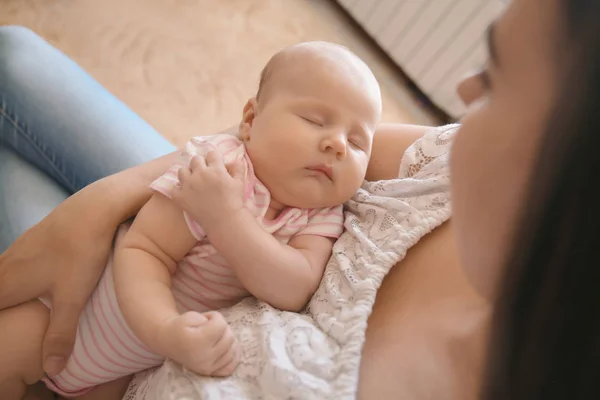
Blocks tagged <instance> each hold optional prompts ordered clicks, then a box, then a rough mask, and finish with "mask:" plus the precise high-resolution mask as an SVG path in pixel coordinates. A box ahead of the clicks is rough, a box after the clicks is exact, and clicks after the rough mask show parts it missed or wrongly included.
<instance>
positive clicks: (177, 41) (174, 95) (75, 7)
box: [0, 0, 431, 145]
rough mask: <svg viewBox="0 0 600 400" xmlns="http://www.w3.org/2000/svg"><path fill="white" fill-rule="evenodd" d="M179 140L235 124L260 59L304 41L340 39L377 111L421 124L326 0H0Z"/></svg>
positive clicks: (388, 74)
mask: <svg viewBox="0 0 600 400" xmlns="http://www.w3.org/2000/svg"><path fill="white" fill-rule="evenodd" d="M9 24H19V25H25V26H27V27H30V28H31V29H33V30H34V31H36V32H37V33H38V34H40V35H41V36H43V37H44V38H46V39H47V40H48V41H50V42H51V43H53V44H54V45H56V46H57V47H58V48H60V49H61V50H63V51H64V52H65V53H67V54H68V55H69V56H70V57H72V58H73V59H75V60H76V61H77V62H78V63H79V64H80V65H81V66H83V68H85V69H86V70H87V71H88V72H90V73H91V74H92V75H93V76H94V77H95V78H96V79H97V80H98V81H100V83H102V84H103V85H104V86H105V87H107V88H108V89H109V90H110V91H112V92H113V93H114V94H115V95H117V96H118V97H119V98H120V99H122V100H123V101H125V103H127V104H128V105H129V106H130V107H131V108H133V109H134V110H135V111H136V112H137V113H139V114H140V115H141V116H142V117H143V118H145V119H146V120H147V121H149V122H150V123H151V124H152V125H153V126H154V127H155V128H156V129H157V130H158V131H159V132H161V133H162V134H163V135H164V136H165V137H166V138H168V139H169V140H171V141H172V142H174V143H176V144H178V145H180V144H182V143H183V142H184V141H185V140H186V139H187V138H189V137H191V136H194V135H200V134H211V133H214V132H215V131H217V130H220V129H222V128H225V127H228V126H231V125H234V124H237V123H238V119H239V118H240V116H241V109H242V106H243V105H244V103H245V101H246V100H247V99H248V98H249V97H250V96H252V95H253V94H254V92H255V90H256V86H257V83H258V75H259V72H260V71H261V69H262V67H263V66H264V64H265V63H266V61H267V60H268V59H269V58H270V57H271V55H273V53H275V52H276V51H278V50H279V49H281V48H282V47H284V46H287V45H290V44H294V43H297V42H301V41H307V40H328V41H333V42H338V43H342V44H344V45H346V46H348V47H350V48H351V49H352V50H354V51H355V52H356V53H357V54H359V55H360V56H361V57H363V59H365V61H367V63H369V65H371V67H372V68H373V70H374V71H375V73H376V75H377V76H378V78H379V80H380V83H381V84H382V87H383V88H384V120H386V121H398V122H407V123H415V122H416V123H430V122H431V120H430V119H429V118H428V116H427V114H426V113H425V112H424V111H423V110H421V109H420V108H419V107H418V106H417V105H416V103H415V102H414V101H413V100H412V98H411V96H410V95H409V94H408V93H407V91H406V90H405V89H404V85H403V81H402V79H401V78H399V76H398V74H397V73H396V71H395V69H394V68H392V67H391V66H390V64H389V62H388V61H387V60H386V59H385V57H383V56H382V54H381V53H380V52H379V51H378V50H377V48H376V47H375V46H373V44H372V43H371V42H369V41H368V40H366V39H365V36H364V35H363V34H362V31H360V29H357V28H356V26H354V25H353V24H352V23H350V21H349V19H348V18H347V17H346V15H345V14H344V13H343V12H342V11H341V9H340V8H339V7H338V6H337V5H336V4H334V3H333V0H102V1H98V0H0V25H9Z"/></svg>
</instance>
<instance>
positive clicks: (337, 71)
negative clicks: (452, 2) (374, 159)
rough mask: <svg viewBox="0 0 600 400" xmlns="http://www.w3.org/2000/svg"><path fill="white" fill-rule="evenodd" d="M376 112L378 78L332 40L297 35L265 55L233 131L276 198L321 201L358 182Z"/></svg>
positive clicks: (339, 199) (341, 198)
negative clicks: (295, 39) (298, 40)
mask: <svg viewBox="0 0 600 400" xmlns="http://www.w3.org/2000/svg"><path fill="white" fill-rule="evenodd" d="M380 117H381V93H380V91H379V85H378V83H377V80H376V79H375V77H374V76H373V73H372V72H371V70H370V69H369V67H367V65H366V64H365V63H364V62H363V61H362V60H360V59H359V58H358V57H357V56H356V55H355V54H353V53H352V52H351V51H350V50H348V49H346V48H345V47H342V46H339V45H336V44H332V43H325V42H309V43H301V44H298V45H295V46H291V47H288V48H286V49H284V50H282V51H281V52H279V53H277V54H276V55H275V56H273V58H271V60H270V61H269V62H268V64H267V66H266V67H265V69H264V70H263V73H262V75H261V82H260V87H259V90H258V94H257V95H256V97H254V98H252V99H250V100H249V101H248V103H247V104H246V106H245V107H244V112H243V118H242V122H241V123H240V135H241V138H242V140H244V142H245V145H246V149H247V151H248V155H249V156H250V158H251V160H252V164H253V166H254V170H255V173H256V176H257V177H258V178H259V179H260V180H261V182H262V183H264V184H265V186H267V188H268V189H269V191H270V192H271V196H272V199H273V200H274V201H275V202H276V203H280V204H281V205H282V206H291V207H298V208H323V207H330V206H334V205H338V204H341V203H343V202H345V201H346V200H348V199H350V198H351V197H352V196H353V195H354V194H355V193H356V191H357V190H358V188H359V187H360V185H361V184H362V182H363V180H364V178H365V174H366V171H367V164H368V162H369V157H370V155H371V146H372V143H373V133H374V131H375V128H376V126H377V124H378V122H379V119H380Z"/></svg>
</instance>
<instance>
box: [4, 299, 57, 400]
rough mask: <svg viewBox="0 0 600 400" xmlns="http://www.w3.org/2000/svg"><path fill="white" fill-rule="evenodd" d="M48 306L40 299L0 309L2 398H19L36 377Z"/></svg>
mask: <svg viewBox="0 0 600 400" xmlns="http://www.w3.org/2000/svg"><path fill="white" fill-rule="evenodd" d="M49 317H50V310H48V308H46V306H44V305H43V304H42V303H41V302H40V301H38V300H32V301H29V302H27V303H24V304H21V305H18V306H15V307H11V308H8V309H6V310H3V311H0V360H2V361H1V362H0V393H1V394H2V399H6V400H13V399H14V400H20V399H21V398H22V397H23V395H24V394H25V390H26V388H27V385H30V384H33V383H35V382H37V381H39V380H40V379H41V378H42V376H43V375H44V370H43V368H42V341H43V339H44V333H45V332H46V328H47V327H48V321H49Z"/></svg>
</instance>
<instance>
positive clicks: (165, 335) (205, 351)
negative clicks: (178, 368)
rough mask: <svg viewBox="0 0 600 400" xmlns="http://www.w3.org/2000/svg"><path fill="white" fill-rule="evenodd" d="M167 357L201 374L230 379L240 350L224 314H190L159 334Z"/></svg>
mask: <svg viewBox="0 0 600 400" xmlns="http://www.w3.org/2000/svg"><path fill="white" fill-rule="evenodd" d="M159 340H160V341H161V342H162V345H161V347H162V348H163V349H165V354H163V355H164V356H166V357H168V358H171V359H172V360H174V361H177V362H178V363H180V364H182V365H183V366H184V367H186V368H187V369H189V370H190V371H193V372H195V373H197V374H199V375H210V376H229V375H231V374H232V373H233V371H235V368H236V367H237V364H238V362H239V348H238V344H237V343H236V341H235V337H234V335H233V332H232V331H231V328H230V327H229V325H228V324H227V322H225V318H223V315H221V313H219V312H216V311H209V312H206V313H203V314H200V313H197V312H194V311H189V312H186V313H185V314H182V315H179V316H177V317H174V318H172V319H170V320H168V321H166V322H165V325H164V326H163V328H162V329H161V331H160V333H159Z"/></svg>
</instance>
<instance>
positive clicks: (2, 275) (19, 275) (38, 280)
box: [0, 242, 51, 310]
mask: <svg viewBox="0 0 600 400" xmlns="http://www.w3.org/2000/svg"><path fill="white" fill-rule="evenodd" d="M15 243H17V242H15ZM11 249H12V248H9V250H7V251H6V252H4V253H2V254H1V255H0V310H2V309H4V308H7V307H12V306H15V305H17V304H21V303H23V302H26V301H29V300H31V299H35V298H37V297H40V295H41V294H42V293H43V292H44V291H45V290H46V288H47V285H48V280H47V279H46V278H47V276H46V275H47V273H48V272H51V268H47V269H46V270H45V271H40V268H39V265H38V264H36V263H34V262H28V261H29V260H28V259H27V258H26V257H20V256H19V255H18V254H15V252H14V251H12V250H11ZM40 272H41V273H40ZM32 277H35V279H32Z"/></svg>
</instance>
